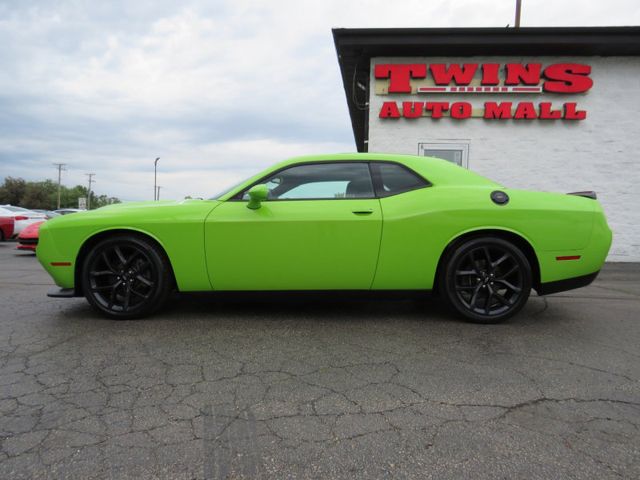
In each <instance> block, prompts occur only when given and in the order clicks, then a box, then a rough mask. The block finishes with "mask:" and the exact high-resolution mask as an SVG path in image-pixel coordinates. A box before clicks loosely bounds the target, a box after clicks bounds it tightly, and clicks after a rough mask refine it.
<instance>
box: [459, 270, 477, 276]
mask: <svg viewBox="0 0 640 480" xmlns="http://www.w3.org/2000/svg"><path fill="white" fill-rule="evenodd" d="M477 274H478V272H477V271H476V270H457V271H456V275H477Z"/></svg>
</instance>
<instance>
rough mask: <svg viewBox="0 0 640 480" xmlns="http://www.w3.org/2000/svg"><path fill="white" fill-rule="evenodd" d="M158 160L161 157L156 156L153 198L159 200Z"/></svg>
mask: <svg viewBox="0 0 640 480" xmlns="http://www.w3.org/2000/svg"><path fill="white" fill-rule="evenodd" d="M158 160H160V157H158V158H156V161H155V162H153V199H154V200H158V188H157V185H158Z"/></svg>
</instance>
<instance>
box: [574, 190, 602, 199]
mask: <svg viewBox="0 0 640 480" xmlns="http://www.w3.org/2000/svg"><path fill="white" fill-rule="evenodd" d="M567 195H577V196H579V197H585V198H591V199H592V200H596V199H597V198H598V197H597V196H596V192H592V191H587V192H571V193H567Z"/></svg>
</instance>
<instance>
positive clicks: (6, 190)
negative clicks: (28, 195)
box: [0, 177, 27, 205]
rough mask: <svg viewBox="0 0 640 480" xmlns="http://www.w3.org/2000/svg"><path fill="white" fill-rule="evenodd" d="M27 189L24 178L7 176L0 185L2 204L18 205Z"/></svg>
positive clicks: (0, 200)
mask: <svg viewBox="0 0 640 480" xmlns="http://www.w3.org/2000/svg"><path fill="white" fill-rule="evenodd" d="M26 189H27V183H26V182H25V181H24V180H23V179H22V178H13V177H6V178H5V179H4V184H3V185H2V186H1V187H0V204H2V205H5V204H9V205H18V204H19V203H20V200H21V199H22V197H23V196H24V194H25V192H26Z"/></svg>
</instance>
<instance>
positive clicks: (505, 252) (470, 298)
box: [440, 236, 532, 323]
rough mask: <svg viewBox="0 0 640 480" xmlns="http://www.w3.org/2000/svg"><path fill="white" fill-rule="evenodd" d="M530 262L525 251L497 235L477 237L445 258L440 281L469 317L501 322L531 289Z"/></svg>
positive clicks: (454, 304) (458, 308)
mask: <svg viewBox="0 0 640 480" xmlns="http://www.w3.org/2000/svg"><path fill="white" fill-rule="evenodd" d="M531 276H532V275H531V265H530V264H529V261H528V260H527V257H526V256H525V255H524V254H523V253H522V251H521V250H520V249H519V248H518V247H516V246H515V245H513V244H512V243H510V242H508V241H506V240H503V239H501V238H497V237H491V236H486V237H476V238H472V239H470V240H467V241H466V242H463V243H462V244H460V245H458V246H457V247H456V248H454V249H453V251H452V252H451V253H450V255H449V256H448V258H447V259H446V263H445V265H444V269H443V270H442V276H441V278H440V285H441V286H442V287H443V288H442V294H443V297H444V299H445V301H446V302H447V303H448V304H449V305H450V306H451V307H452V308H453V309H454V310H456V311H457V312H458V313H460V314H462V315H463V316H464V317H465V318H466V319H468V320H471V321H473V322H476V323H498V322H502V321H504V320H506V319H507V318H509V317H511V316H512V315H514V314H516V313H517V312H518V311H519V310H520V309H521V308H522V307H523V306H524V304H525V303H526V302H527V299H528V298H529V293H530V292H531V283H532V280H531Z"/></svg>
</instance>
